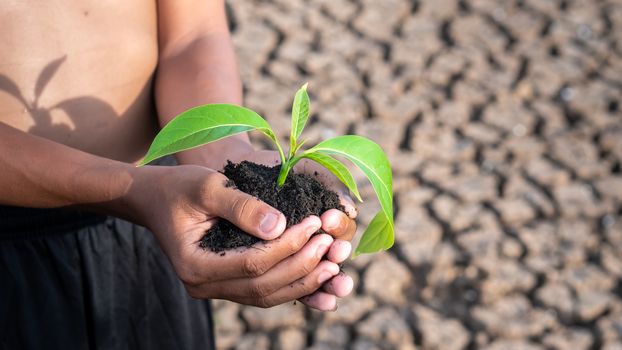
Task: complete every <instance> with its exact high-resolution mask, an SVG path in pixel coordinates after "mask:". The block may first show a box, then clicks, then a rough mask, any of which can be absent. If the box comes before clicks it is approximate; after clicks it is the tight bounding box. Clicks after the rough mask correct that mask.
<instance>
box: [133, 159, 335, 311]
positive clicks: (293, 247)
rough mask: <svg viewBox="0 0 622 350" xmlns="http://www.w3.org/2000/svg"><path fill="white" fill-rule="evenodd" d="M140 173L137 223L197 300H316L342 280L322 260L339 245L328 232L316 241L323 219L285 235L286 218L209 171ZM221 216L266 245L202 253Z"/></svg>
mask: <svg viewBox="0 0 622 350" xmlns="http://www.w3.org/2000/svg"><path fill="white" fill-rule="evenodd" d="M134 175H135V176H134V184H133V185H132V188H131V189H130V191H129V193H130V194H129V196H128V202H130V205H131V207H132V208H138V212H137V213H136V221H138V222H141V223H143V224H144V225H145V226H147V227H148V228H150V229H151V230H152V231H153V232H154V234H155V236H156V237H157V239H158V241H159V243H160V245H161V246H162V248H163V250H164V252H165V254H166V255H167V256H168V258H169V259H170V261H171V263H172V265H173V267H174V268H175V271H176V273H177V274H178V276H179V278H180V279H181V281H182V282H183V283H184V286H185V287H186V290H187V291H188V293H189V294H190V295H191V296H192V297H194V298H219V299H227V300H231V301H235V302H238V303H242V304H248V305H255V306H260V307H271V306H274V305H278V304H281V303H285V302H288V301H293V300H296V299H299V298H301V297H303V296H305V295H309V294H312V293H314V292H316V291H317V290H318V289H319V288H320V287H321V286H322V284H323V283H324V282H326V281H327V280H329V279H331V278H332V277H333V276H335V275H337V274H339V266H338V265H337V263H335V262H333V261H330V260H321V259H322V257H323V256H324V255H325V254H329V255H330V254H331V252H329V249H330V248H331V246H333V245H334V239H333V238H332V237H331V236H329V235H326V234H320V235H316V236H313V237H312V238H311V235H312V234H313V233H315V232H316V231H317V230H318V229H319V228H320V227H321V225H322V221H321V220H320V218H318V217H315V216H312V217H308V218H306V219H305V220H303V221H302V222H301V223H299V224H298V225H295V226H292V227H290V228H289V229H287V230H285V225H286V222H285V221H286V220H285V217H284V216H283V214H281V213H280V212H279V211H277V210H276V209H274V208H272V207H271V206H269V205H267V204H265V203H264V202H261V201H259V200H257V199H256V198H254V197H252V196H250V195H247V194H245V193H243V192H241V191H239V190H236V189H233V188H228V187H226V186H225V183H226V180H227V179H226V177H225V176H224V175H222V174H220V173H218V172H216V171H213V170H211V169H208V168H205V167H200V166H192V165H182V166H176V167H150V166H147V167H143V168H137V169H135V172H134ZM219 217H222V218H224V219H226V220H229V221H231V222H232V223H233V224H235V225H236V226H238V227H239V228H241V229H242V230H244V231H246V232H248V233H249V234H252V235H254V236H256V237H259V238H261V239H263V240H267V242H264V243H258V244H257V245H255V246H253V248H251V249H238V250H231V251H226V252H225V254H224V255H222V254H218V253H214V252H211V251H207V250H203V249H202V248H200V247H199V244H198V242H199V240H200V239H201V237H202V236H203V235H204V234H205V231H207V230H208V229H209V228H210V227H212V225H214V223H215V221H216V220H217V218H219ZM332 254H333V255H334V254H335V253H332ZM307 304H308V305H310V306H312V307H314V308H317V309H319V310H332V309H334V307H335V304H334V303H332V300H324V299H322V298H317V300H313V301H310V302H308V303H307Z"/></svg>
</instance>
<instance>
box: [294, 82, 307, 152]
mask: <svg viewBox="0 0 622 350" xmlns="http://www.w3.org/2000/svg"><path fill="white" fill-rule="evenodd" d="M307 85H308V83H306V84H304V85H303V86H302V87H301V88H300V89H299V90H298V91H297V92H296V96H295V97H294V103H293V105H292V130H291V134H290V136H289V156H290V158H291V157H292V156H293V155H294V153H295V150H296V142H297V141H298V138H299V137H300V134H302V129H304V127H305V124H307V119H309V108H310V103H311V102H310V101H309V95H308V94H307Z"/></svg>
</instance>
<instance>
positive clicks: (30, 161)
mask: <svg viewBox="0 0 622 350" xmlns="http://www.w3.org/2000/svg"><path fill="white" fill-rule="evenodd" d="M0 169H2V171H0V204H4V205H15V206H25V207H37V208H51V207H62V206H82V207H87V208H91V209H93V210H96V211H100V212H104V213H108V214H121V213H125V215H121V216H124V217H130V216H132V215H133V214H132V213H131V210H130V209H129V207H130V206H131V205H130V202H131V200H130V199H129V196H128V193H129V191H130V188H131V187H132V185H133V182H134V177H135V175H136V174H135V169H134V166H133V165H131V164H126V163H121V162H117V161H113V160H109V159H105V158H101V157H97V156H94V155H91V154H88V153H85V152H82V151H79V150H76V149H73V148H70V147H67V146H64V145H62V144H59V143H55V142H52V141H50V140H47V139H43V138H40V137H37V136H33V135H30V134H27V133H24V132H22V131H19V130H17V129H14V128H12V127H10V126H8V125H6V124H4V123H0Z"/></svg>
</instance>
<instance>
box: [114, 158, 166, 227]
mask: <svg viewBox="0 0 622 350" xmlns="http://www.w3.org/2000/svg"><path fill="white" fill-rule="evenodd" d="M167 168H168V167H163V166H143V167H135V166H134V165H131V164H130V165H129V169H127V173H128V174H129V177H130V179H131V180H130V183H129V185H128V186H127V188H126V191H125V192H124V193H123V195H122V196H121V197H120V198H119V200H118V201H116V202H115V203H113V205H112V208H111V210H112V211H113V212H115V215H116V216H118V217H121V218H123V219H127V220H129V221H131V222H133V223H136V224H139V225H142V226H145V227H149V224H148V223H149V220H148V219H149V218H150V216H151V217H152V216H154V213H153V210H152V209H153V206H154V204H156V203H159V199H158V198H157V197H158V193H160V192H159V190H160V189H161V188H162V186H160V185H159V182H161V179H162V178H163V177H164V173H165V172H166V169H167Z"/></svg>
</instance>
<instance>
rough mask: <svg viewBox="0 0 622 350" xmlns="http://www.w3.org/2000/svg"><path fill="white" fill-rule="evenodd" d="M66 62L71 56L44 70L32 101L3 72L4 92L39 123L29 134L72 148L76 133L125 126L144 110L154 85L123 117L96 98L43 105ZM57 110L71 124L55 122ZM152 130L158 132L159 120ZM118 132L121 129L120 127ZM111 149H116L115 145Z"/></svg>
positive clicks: (1, 84) (0, 81) (0, 88)
mask: <svg viewBox="0 0 622 350" xmlns="http://www.w3.org/2000/svg"><path fill="white" fill-rule="evenodd" d="M66 60H67V55H64V56H62V57H59V58H57V59H54V60H52V61H51V62H49V63H48V64H47V65H46V66H45V67H44V68H43V69H42V70H41V73H39V76H38V78H37V81H36V84H35V89H34V99H33V101H32V102H29V101H28V100H27V99H26V98H25V97H24V95H23V93H22V91H21V90H20V88H19V86H18V85H17V84H16V83H15V82H14V81H13V80H12V79H11V78H9V77H8V76H7V75H5V74H1V73H0V91H4V92H6V93H8V94H10V95H11V96H13V97H14V98H15V99H17V100H18V101H19V102H20V103H21V104H22V106H23V107H24V108H25V109H26V110H27V111H28V114H29V115H30V116H31V117H32V119H33V121H34V123H35V124H34V125H33V126H32V127H30V128H29V129H28V131H27V132H28V133H30V134H33V135H37V136H42V137H45V138H48V139H51V140H53V141H56V142H60V143H64V144H67V145H69V146H72V145H71V142H70V139H71V135H72V134H81V133H92V132H93V130H95V129H97V128H104V127H111V126H112V124H113V123H124V122H126V121H128V120H131V118H127V119H126V118H125V117H126V116H127V115H131V114H135V113H136V111H137V110H140V109H143V108H144V105H143V104H144V101H142V100H141V98H140V97H141V96H143V95H144V94H145V93H148V91H149V89H150V87H151V84H150V82H149V83H147V84H146V85H145V87H144V88H143V90H142V91H141V93H140V94H139V95H138V96H137V97H136V99H135V100H134V101H133V102H132V104H131V105H130V106H129V107H128V108H127V110H126V112H125V113H123V114H121V115H119V114H118V113H117V112H116V111H115V110H114V108H113V107H112V106H111V105H110V104H108V103H107V102H106V101H104V100H102V99H99V98H97V97H94V96H78V97H71V98H67V99H65V100H63V101H60V102H58V103H56V104H54V105H52V106H42V105H40V99H41V96H42V95H43V94H44V92H45V88H46V86H47V85H48V84H49V83H50V81H52V79H53V78H54V76H55V74H56V73H57V71H58V69H59V68H60V67H61V66H62V65H63V63H64V62H65V61H66ZM141 102H143V103H141ZM57 110H61V111H63V112H64V113H65V114H66V115H67V116H68V117H69V119H70V122H67V123H62V122H61V123H54V121H53V118H52V112H54V111H57ZM149 127H152V128H153V129H154V130H155V127H156V123H155V121H154V123H153V125H149ZM116 129H117V130H118V129H119V127H117V128H116ZM110 146H112V147H114V144H111V145H110ZM83 150H84V151H87V152H90V153H93V154H98V153H99V152H98V150H97V149H91V148H89V147H88V146H86V147H85V149H83ZM98 155H102V154H98Z"/></svg>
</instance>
